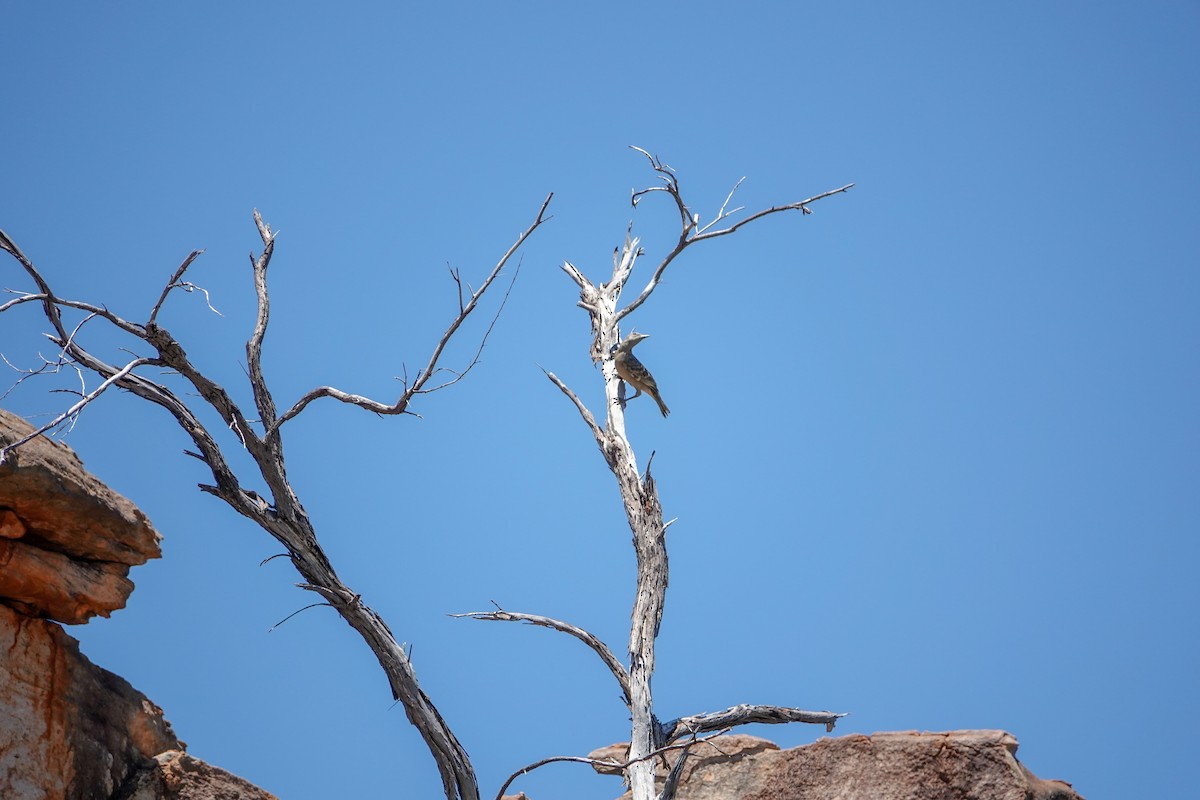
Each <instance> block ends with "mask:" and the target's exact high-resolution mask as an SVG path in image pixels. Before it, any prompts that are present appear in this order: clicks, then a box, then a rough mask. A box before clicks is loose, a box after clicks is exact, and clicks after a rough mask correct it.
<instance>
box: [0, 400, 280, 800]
mask: <svg viewBox="0 0 1200 800" xmlns="http://www.w3.org/2000/svg"><path fill="white" fill-rule="evenodd" d="M32 430H33V429H32V428H31V427H30V426H29V425H28V424H27V423H26V422H25V421H24V420H22V419H20V418H19V417H16V416H14V415H12V414H9V413H8V412H5V411H3V410H0V446H3V445H5V444H9V443H11V442H14V441H17V440H19V439H21V438H24V437H25V436H26V435H27V434H28V433H30V432H32ZM159 541H160V537H159V535H158V533H157V531H155V530H154V528H153V526H151V524H150V522H149V520H147V519H146V516H145V515H144V514H142V512H141V511H139V510H138V509H137V508H135V507H134V506H133V504H132V503H130V502H129V501H128V500H126V499H125V498H123V497H121V496H120V495H118V494H116V493H115V492H113V491H111V490H110V489H109V488H108V487H106V486H104V485H103V484H102V483H100V482H99V481H98V480H97V479H96V478H95V477H94V476H92V475H91V474H89V473H88V472H86V471H85V470H84V468H83V464H82V462H80V460H79V458H78V457H77V456H76V455H75V453H74V452H72V451H71V449H70V448H68V447H66V446H65V445H61V444H57V443H55V442H52V441H50V440H48V439H45V438H43V437H39V438H37V439H34V440H33V441H31V442H29V443H28V444H26V445H24V446H22V447H21V448H20V449H19V450H17V451H15V453H13V454H11V455H10V456H9V458H8V459H6V461H5V463H4V464H2V465H0V798H3V800H99V799H100V798H105V799H107V798H113V800H207V799H208V798H217V797H225V798H246V799H247V800H272V798H273V796H272V795H270V794H267V793H266V792H263V791H262V790H260V789H256V788H255V787H253V786H251V785H250V784H248V783H246V782H245V781H242V780H241V779H240V778H236V777H235V776H232V775H229V774H228V773H226V772H224V771H223V770H219V769H217V768H215V767H211V766H209V765H208V764H205V763H204V762H202V761H198V760H197V759H193V758H191V757H190V756H188V755H187V754H186V753H184V752H182V751H183V750H184V749H185V745H184V743H183V742H181V741H180V740H179V739H178V738H176V736H175V734H174V732H173V731H172V730H171V725H170V723H168V722H167V721H166V719H164V718H163V712H162V709H160V708H159V707H158V706H156V705H155V704H154V703H152V702H150V700H148V699H147V698H146V696H145V695H143V694H141V693H140V692H138V691H137V690H136V689H134V688H133V687H132V686H130V685H129V684H128V683H127V682H126V681H125V680H123V679H122V678H120V677H118V676H116V675H114V674H112V673H111V672H108V671H107V670H104V669H101V668H99V667H97V666H96V665H94V664H92V663H91V662H90V661H88V659H87V658H86V657H84V656H83V654H82V653H80V651H79V643H78V642H76V641H75V640H74V639H73V638H71V637H70V636H68V635H67V633H66V632H65V631H64V630H63V628H62V626H61V625H60V624H59V623H66V624H70V625H77V624H81V623H84V622H87V620H89V619H90V618H92V617H94V616H96V615H100V616H104V617H107V616H108V615H109V614H111V613H112V612H113V611H115V610H117V609H119V608H122V607H124V605H125V601H126V600H127V599H128V598H129V594H130V592H131V591H133V583H132V582H131V581H130V580H129V577H128V575H129V569H130V567H132V566H136V565H138V564H144V563H145V562H146V561H147V560H148V559H150V558H158V557H159V555H160V550H159Z"/></svg>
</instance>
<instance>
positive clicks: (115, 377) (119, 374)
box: [0, 358, 154, 464]
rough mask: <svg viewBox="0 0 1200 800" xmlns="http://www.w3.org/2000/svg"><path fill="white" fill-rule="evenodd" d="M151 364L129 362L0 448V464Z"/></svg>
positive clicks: (139, 360) (141, 360) (147, 361)
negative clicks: (68, 405) (30, 431)
mask: <svg viewBox="0 0 1200 800" xmlns="http://www.w3.org/2000/svg"><path fill="white" fill-rule="evenodd" d="M153 363H154V359H151V358H135V359H134V360H133V361H130V362H129V363H128V364H126V365H125V366H124V367H121V369H119V370H117V371H116V372H114V373H113V374H112V375H110V376H109V377H108V378H106V379H105V380H104V382H103V383H101V384H100V385H99V386H97V387H96V388H95V389H94V390H92V391H91V392H89V393H88V394H85V395H84V396H83V397H81V398H80V399H79V402H77V403H75V405H73V406H71V407H70V408H68V409H67V410H66V411H64V412H63V413H61V414H59V415H58V416H57V417H55V418H54V419H52V420H51V421H50V422H47V423H46V424H45V425H43V426H42V427H40V428H38V429H37V430H36V431H34V432H33V433H30V434H29V435H28V436H25V437H24V438H21V439H18V440H17V441H15V442H12V443H11V444H9V445H6V446H4V447H0V464H3V463H4V460H5V459H6V458H7V457H8V454H9V453H10V452H12V451H13V450H15V449H17V448H18V447H20V446H21V445H23V444H25V443H26V442H28V441H31V440H32V439H35V438H37V437H38V436H41V435H42V434H43V433H45V432H46V431H48V430H51V429H52V428H56V427H58V426H59V425H61V424H62V423H63V422H64V421H65V420H67V419H70V418H72V417H74V416H75V415H76V414H78V413H79V412H80V411H82V410H83V409H84V408H85V407H86V406H87V404H88V403H90V402H92V401H93V400H95V399H96V398H97V397H99V396H100V395H102V394H103V393H104V392H105V390H107V389H108V388H109V387H110V386H112V385H113V384H115V383H119V382H120V381H121V380H122V379H123V378H125V377H126V376H127V375H129V374H130V373H132V372H133V371H134V370H135V369H137V368H138V367H142V366H145V365H146V364H153Z"/></svg>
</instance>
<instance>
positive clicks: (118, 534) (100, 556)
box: [0, 409, 162, 625]
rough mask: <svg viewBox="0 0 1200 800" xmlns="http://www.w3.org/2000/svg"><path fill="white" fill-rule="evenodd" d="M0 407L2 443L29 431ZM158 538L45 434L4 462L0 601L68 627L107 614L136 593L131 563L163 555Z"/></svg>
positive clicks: (0, 504) (137, 512)
mask: <svg viewBox="0 0 1200 800" xmlns="http://www.w3.org/2000/svg"><path fill="white" fill-rule="evenodd" d="M33 430H34V428H33V427H32V426H31V425H30V424H29V423H27V422H26V421H25V420H23V419H21V418H20V417H18V416H16V415H15V414H11V413H9V412H7V411H4V410H3V409H0V446H3V445H7V444H10V443H12V442H15V441H17V440H19V439H22V438H24V437H25V436H27V435H28V434H30V433H32V432H33ZM160 540H161V537H160V536H159V534H158V531H156V530H154V526H153V525H151V524H150V521H149V520H148V519H146V515H145V514H143V513H142V512H141V511H140V510H138V508H137V507H136V506H134V505H133V503H131V502H129V501H128V500H126V499H125V498H124V497H122V496H121V495H119V494H117V493H116V492H114V491H112V490H111V489H109V488H108V487H107V486H105V485H104V484H103V483H101V482H100V481H99V480H98V479H97V478H96V477H95V476H94V475H92V474H91V473H89V472H87V471H86V470H85V469H84V468H83V462H82V461H80V460H79V457H78V456H77V455H75V451H73V450H72V449H71V448H69V447H67V446H66V445H65V444H61V443H59V442H55V441H53V440H51V439H48V438H46V437H44V436H39V437H37V438H36V439H34V440H32V441H30V442H28V443H26V444H24V445H22V446H21V447H20V448H19V449H18V450H16V451H14V452H12V453H10V454H9V457H8V458H7V459H6V460H5V462H4V463H3V464H0V567H2V569H0V601H3V602H5V603H7V604H8V605H10V606H12V607H13V608H16V609H17V610H19V611H21V612H22V613H24V614H27V615H29V616H35V617H44V618H48V619H54V620H57V621H59V622H65V623H68V624H72V625H75V624H79V623H82V622H86V621H87V620H89V619H91V618H92V617H94V616H96V615H100V616H104V617H107V616H108V615H109V614H111V613H112V612H113V611H114V610H116V609H118V608H123V607H124V606H125V601H126V600H128V598H129V594H130V592H132V591H133V583H132V582H131V581H130V580H129V578H128V574H129V568H130V567H131V566H135V565H138V564H144V563H146V561H147V560H149V559H151V558H158V557H159V556H160V555H161V554H162V551H161V550H160V548H159V542H160Z"/></svg>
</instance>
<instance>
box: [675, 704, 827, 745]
mask: <svg viewBox="0 0 1200 800" xmlns="http://www.w3.org/2000/svg"><path fill="white" fill-rule="evenodd" d="M844 716H846V715H845V714H835V713H833V712H832V711H803V710H801V709H799V708H783V707H781V706H752V705H745V704H743V705H737V706H733V707H731V708H727V709H725V710H724V711H709V712H707V713H705V714H693V715H691V716H690V717H680V718H679V719H675V720H671V721H670V722H666V723H663V726H662V735H663V738H664V740H666V741H668V742H673V741H675V740H676V739H678V738H680V737H682V736H693V735H695V734H697V733H706V732H708V731H716V730H722V731H727V730H730V729H732V728H735V727H737V726H738V725H750V724H752V723H755V722H757V723H761V724H766V725H778V724H780V723H784V722H807V723H809V724H811V725H824V726H825V730H826V731H832V730H833V726H834V725H835V724H836V723H837V721H838V720H839V719H841V718H842V717H844Z"/></svg>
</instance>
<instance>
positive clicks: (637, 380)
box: [612, 333, 671, 417]
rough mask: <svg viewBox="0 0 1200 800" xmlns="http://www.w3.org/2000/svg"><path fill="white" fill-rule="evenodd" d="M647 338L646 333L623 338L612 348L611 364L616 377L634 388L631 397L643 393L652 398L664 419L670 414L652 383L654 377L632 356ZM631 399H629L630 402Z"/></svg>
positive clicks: (632, 334) (654, 384)
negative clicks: (615, 369)
mask: <svg viewBox="0 0 1200 800" xmlns="http://www.w3.org/2000/svg"><path fill="white" fill-rule="evenodd" d="M648 337H649V334H646V333H631V334H629V336H627V337H626V338H625V341H623V342H621V343H620V344H614V345H613V346H612V358H613V364H614V365H616V368H617V376H618V377H620V379H621V380H623V381H625V382H626V383H627V384H629V385H630V386H632V387H633V388H634V390H635V391H634V394H633V397H637V396H638V395H639V394H642V393H643V392H645V393H646V394H648V395H650V396H651V397H653V398H654V402H656V403H658V410H659V411H661V412H662V415H663V416H664V417H665V416H666V415H667V414H670V413H671V411H670V409H668V408H667V404H666V403H664V402H663V401H662V395H660V394H659V393H658V384H657V383H655V382H654V376H653V375H651V374H650V370H648V369H646V365H645V364H643V363H642V362H640V361H638V359H637V356H635V355H634V354H633V347H634V345H636V344H637V343H638V342H640V341H641V340H642V339H646V338H648ZM633 397H630V398H629V399H630V400H632V399H633Z"/></svg>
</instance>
